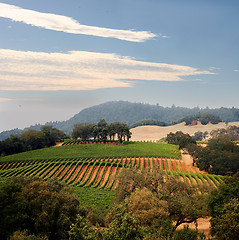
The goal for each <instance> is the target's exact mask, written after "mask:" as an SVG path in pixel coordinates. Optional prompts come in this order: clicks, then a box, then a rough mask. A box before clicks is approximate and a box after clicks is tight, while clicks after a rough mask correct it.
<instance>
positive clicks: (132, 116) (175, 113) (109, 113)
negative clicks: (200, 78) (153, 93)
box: [0, 101, 239, 140]
mask: <svg viewBox="0 0 239 240" xmlns="http://www.w3.org/2000/svg"><path fill="white" fill-rule="evenodd" d="M199 112H200V113H209V114H212V115H215V116H218V117H219V118H220V119H221V120H222V121H227V122H235V121H239V109H237V108H223V107H222V108H217V109H209V108H205V109H201V108H199V107H195V108H185V107H175V106H174V105H173V106H172V107H162V106H159V105H150V104H144V103H131V102H127V101H113V102H106V103H103V104H100V105H96V106H93V107H89V108H86V109H84V110H82V111H80V112H79V113H78V114H76V115H75V116H74V117H72V118H70V119H69V120H67V121H62V122H48V123H46V124H47V125H52V126H53V127H55V128H57V129H60V130H64V131H65V132H66V133H69V132H70V131H71V130H72V129H73V126H74V124H76V123H80V122H81V123H82V122H89V123H96V122H98V121H99V119H101V118H104V119H105V120H106V122H108V123H111V122H116V121H119V122H125V123H127V124H129V125H131V124H134V123H136V122H138V121H140V120H143V119H154V120H158V121H162V122H165V123H172V122H178V121H179V120H180V119H182V118H184V117H186V116H190V115H196V114H198V113H199ZM40 127H41V125H35V126H31V128H33V129H36V130H39V129H40ZM15 132H16V133H18V132H19V129H15V130H11V131H5V132H2V133H0V140H3V139H5V138H6V137H8V136H10V134H15Z"/></svg>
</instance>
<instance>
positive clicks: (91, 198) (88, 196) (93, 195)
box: [74, 187, 115, 214]
mask: <svg viewBox="0 0 239 240" xmlns="http://www.w3.org/2000/svg"><path fill="white" fill-rule="evenodd" d="M74 189H75V193H76V195H77V196H78V197H79V200H80V205H81V206H89V207H92V208H96V209H99V210H100V211H101V212H102V213H103V214H104V213H105V212H106V211H107V209H108V208H109V206H110V204H111V202H112V199H113V198H114V196H115V191H113V190H107V189H98V188H89V187H75V188H74Z"/></svg>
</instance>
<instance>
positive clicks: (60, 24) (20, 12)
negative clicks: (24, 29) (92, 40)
mask: <svg viewBox="0 0 239 240" xmlns="http://www.w3.org/2000/svg"><path fill="white" fill-rule="evenodd" d="M0 17H4V18H9V19H11V20H13V21H17V22H24V23H26V24H30V25H32V26H36V27H42V28H45V29H50V30H55V31H62V32H66V33H73V34H85V35H92V36H98V37H110V38H117V39H121V40H126V41H132V42H144V41H146V40H148V39H151V38H154V37H156V35H155V34H154V33H151V32H149V31H134V30H117V29H110V28H103V27H95V26H87V25H82V24H80V23H79V22H77V21H76V20H74V19H72V18H70V17H66V16H63V15H56V14H52V13H41V12H37V11H33V10H28V9H23V8H20V7H17V6H14V5H9V4H5V3H0Z"/></svg>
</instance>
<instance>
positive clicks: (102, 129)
mask: <svg viewBox="0 0 239 240" xmlns="http://www.w3.org/2000/svg"><path fill="white" fill-rule="evenodd" d="M97 127H98V128H97V129H98V138H99V139H100V140H101V141H103V142H106V140H107V136H108V124H107V122H106V121H105V119H100V121H99V122H98V123H97Z"/></svg>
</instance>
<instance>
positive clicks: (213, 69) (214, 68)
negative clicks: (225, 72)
mask: <svg viewBox="0 0 239 240" xmlns="http://www.w3.org/2000/svg"><path fill="white" fill-rule="evenodd" d="M209 70H210V71H217V70H221V68H219V67H210V68H209Z"/></svg>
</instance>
